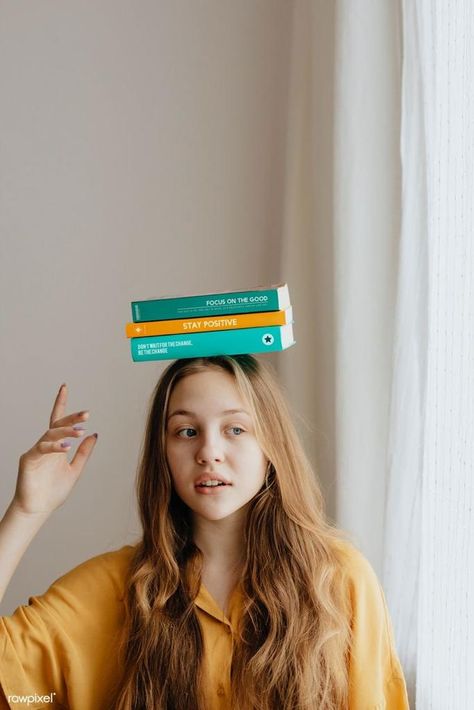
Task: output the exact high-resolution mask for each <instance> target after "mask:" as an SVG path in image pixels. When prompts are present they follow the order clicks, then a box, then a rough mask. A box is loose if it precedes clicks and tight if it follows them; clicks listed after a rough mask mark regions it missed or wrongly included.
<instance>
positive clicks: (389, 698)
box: [349, 548, 409, 710]
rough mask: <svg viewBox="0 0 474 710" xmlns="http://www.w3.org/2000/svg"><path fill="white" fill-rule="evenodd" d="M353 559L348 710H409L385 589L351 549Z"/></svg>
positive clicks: (351, 565) (366, 562)
mask: <svg viewBox="0 0 474 710" xmlns="http://www.w3.org/2000/svg"><path fill="white" fill-rule="evenodd" d="M350 557H351V559H350V563H349V569H350V572H349V579H350V582H349V590H350V597H351V606H352V620H351V627H352V648H351V653H350V658H349V710H409V704H408V696H407V690H406V684H405V679H404V676H403V671H402V667H401V664H400V661H399V658H398V655H397V651H396V648H395V642H394V636H393V629H392V624H391V621H390V617H389V613H388V608H387V604H386V601H385V596H384V593H383V590H382V586H381V584H380V582H379V580H378V579H377V576H376V574H375V572H374V570H373V569H372V567H371V565H370V563H369V562H368V561H367V560H366V559H365V557H364V556H363V555H362V554H361V553H360V552H359V551H358V550H356V549H355V548H351V553H350Z"/></svg>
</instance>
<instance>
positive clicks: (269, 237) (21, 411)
mask: <svg viewBox="0 0 474 710" xmlns="http://www.w3.org/2000/svg"><path fill="white" fill-rule="evenodd" d="M290 24H291V3H289V2H287V0H257V1H256V0H239V1H238V2H231V1H230V0H228V1H227V2H222V1H220V0H201V1H200V2H183V1H181V2H177V1H176V0H169V1H166V2H164V1H160V2H150V1H144V0H142V1H141V2H140V3H134V2H124V1H123V0H114V1H113V2H110V1H104V0H102V1H100V2H98V3H83V2H77V1H73V2H68V3H61V2H59V1H56V2H53V1H51V0H43V2H41V3H28V2H24V1H19V2H15V3H8V2H1V3H0V96H1V102H2V107H1V111H0V150H1V167H0V171H1V176H0V180H1V183H0V186H1V210H0V214H1V245H2V253H1V257H2V278H1V300H2V321H1V329H0V332H1V340H2V342H1V353H2V367H1V374H2V380H1V387H2V389H1V391H2V397H1V400H0V406H1V417H2V428H1V435H2V438H1V446H2V455H3V456H2V458H3V471H2V476H1V479H0V486H1V490H0V506H1V508H2V509H4V508H5V507H6V505H7V504H8V502H9V500H10V498H11V496H12V495H13V490H14V484H15V480H16V472H17V465H18V457H19V455H20V454H21V453H22V452H23V451H25V450H26V449H28V448H29V447H30V446H31V445H32V444H33V443H34V441H35V440H36V439H37V438H38V437H39V436H40V435H41V434H42V433H43V431H44V430H45V429H46V428H47V426H48V419H49V413H50V408H51V405H52V401H53V399H54V396H55V394H56V390H57V388H58V387H59V385H60V384H61V382H63V381H66V382H67V383H68V385H69V389H70V411H75V410H77V409H82V408H89V409H90V410H91V418H90V424H89V427H88V431H89V433H92V432H93V431H98V432H99V441H98V445H97V447H96V450H95V452H94V454H93V458H92V459H91V460H90V462H89V464H88V467H87V469H86V472H85V474H84V476H83V478H82V479H81V480H80V481H79V483H78V485H77V486H76V488H75V490H74V492H73V494H72V496H71V498H70V499H69V500H68V501H67V502H66V504H65V505H64V506H63V507H62V508H61V509H60V510H58V511H56V513H55V514H54V516H53V517H52V518H51V519H50V521H49V522H48V523H47V525H46V526H45V527H44V528H43V530H42V531H41V532H40V533H39V535H38V536H37V538H36V539H35V540H34V542H33V543H32V545H31V547H30V549H29V550H28V552H27V554H26V556H25V557H24V559H23V561H22V563H21V564H20V567H19V568H18V570H17V572H16V575H15V577H14V579H13V581H12V583H11V585H10V588H9V590H8V592H7V594H6V597H5V600H4V604H3V605H2V613H10V612H11V611H12V610H13V609H14V608H15V607H16V606H17V605H18V604H20V603H25V602H26V600H27V597H28V595H30V594H35V593H39V592H41V591H43V590H44V589H45V588H46V587H47V586H48V585H49V583H50V582H51V581H52V580H53V579H55V578H56V577H57V576H59V575H60V574H62V573H63V572H65V571H66V570H68V569H70V568H71V567H73V566H74V565H75V564H77V563H79V562H80V561H82V560H84V559H87V558H88V557H90V556H92V555H94V554H98V553H100V552H102V551H104V550H107V549H113V548H115V547H118V546H121V545H122V544H124V543H125V542H127V541H129V540H132V539H134V536H135V534H136V532H137V530H138V526H137V521H136V517H135V512H134V499H133V480H134V475H135V468H136V462H137V454H138V449H139V445H140V441H141V436H142V432H143V424H144V415H145V410H146V406H147V402H148V398H149V395H150V393H151V390H152V388H153V385H154V383H155V381H156V378H157V376H158V374H159V373H160V372H161V370H162V366H161V365H160V364H154V363H143V364H141V365H138V364H133V363H132V362H131V358H130V355H129V350H128V343H127V341H126V339H125V337H124V335H123V327H124V324H125V322H126V321H127V320H129V319H130V306H129V304H130V301H131V300H132V299H139V298H147V297H152V296H156V295H162V294H167V293H180V292H196V291H205V290H219V289H225V288H233V287H246V286H248V287H252V286H253V285H255V284H257V283H266V282H273V281H275V280H276V279H279V278H280V276H281V273H280V268H279V255H280V237H281V216H282V215H281V213H282V202H283V174H284V165H283V156H284V153H285V134H286V115H287V90H288V64H289V62H288V59H289V56H288V55H289V42H290V29H291V28H290Z"/></svg>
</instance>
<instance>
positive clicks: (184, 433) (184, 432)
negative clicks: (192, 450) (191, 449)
mask: <svg viewBox="0 0 474 710" xmlns="http://www.w3.org/2000/svg"><path fill="white" fill-rule="evenodd" d="M190 431H191V432H195V431H196V429H192V428H191V427H186V429H180V430H179V431H178V436H180V437H181V438H182V439H192V438H193V435H191V436H188V432H190Z"/></svg>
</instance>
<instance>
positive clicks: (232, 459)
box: [166, 369, 267, 520]
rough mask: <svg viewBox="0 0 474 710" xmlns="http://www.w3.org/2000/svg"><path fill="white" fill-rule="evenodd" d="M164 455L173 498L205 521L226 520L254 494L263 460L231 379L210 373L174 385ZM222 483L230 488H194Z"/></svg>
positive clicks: (262, 471)
mask: <svg viewBox="0 0 474 710" xmlns="http://www.w3.org/2000/svg"><path fill="white" fill-rule="evenodd" d="M166 456H167V459H168V464H169V467H170V469H171V475H172V478H173V483H174V487H175V490H176V492H177V494H178V495H179V497H180V498H181V500H182V501H183V502H184V503H186V505H187V506H188V507H189V508H191V510H192V511H193V512H194V513H196V514H198V515H201V516H203V517H204V518H207V519H209V520H220V519H222V518H225V517H227V516H228V515H231V514H232V513H234V512H235V511H236V510H239V509H240V508H242V507H243V506H244V505H245V504H246V503H248V502H249V501H250V500H251V499H252V498H253V497H254V496H255V495H256V493H258V491H259V490H260V488H261V487H262V485H263V482H264V480H265V472H266V466H267V460H266V457H265V455H264V453H263V451H262V449H261V448H260V446H259V444H258V442H257V439H256V438H255V431H254V424H253V420H252V417H251V414H250V411H249V408H248V405H247V404H246V403H245V402H244V400H243V399H242V396H241V395H240V393H239V391H238V389H237V386H236V384H235V381H234V378H233V377H232V375H230V374H229V373H227V372H225V371H224V370H214V369H212V370H211V369H210V370H208V371H206V372H199V373H195V374H192V375H188V376H187V377H185V378H184V379H182V380H180V381H179V382H178V384H177V385H176V386H175V388H174V390H173V392H172V394H171V397H170V401H169V407H168V417H167V424H166ZM220 478H222V479H223V480H224V481H226V482H227V483H228V485H224V486H217V487H210V488H209V487H205V488H202V487H198V486H197V485H196V484H197V483H198V481H199V480H200V479H204V480H205V479H208V480H209V481H211V480H216V479H220Z"/></svg>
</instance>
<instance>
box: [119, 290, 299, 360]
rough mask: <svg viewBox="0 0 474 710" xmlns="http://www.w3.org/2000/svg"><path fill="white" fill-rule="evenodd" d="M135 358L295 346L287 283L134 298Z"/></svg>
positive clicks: (129, 331)
mask: <svg viewBox="0 0 474 710" xmlns="http://www.w3.org/2000/svg"><path fill="white" fill-rule="evenodd" d="M131 305H132V318H133V323H127V325H126V328H125V333H126V336H127V338H129V339H130V347H131V352H132V360H133V361H134V362H143V361H144V360H176V359H181V358H188V357H211V356H212V355H241V354H246V353H252V354H253V353H263V352H275V351H278V350H285V349H286V348H289V347H291V345H293V344H294V342H295V340H294V338H293V325H292V324H293V312H292V308H291V304H290V295H289V293H288V286H287V284H277V285H275V286H270V287H268V288H265V287H259V288H256V289H253V290H251V291H225V292H223V293H207V294H197V295H194V296H181V297H179V298H156V299H152V300H148V301H132V304H131Z"/></svg>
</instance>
